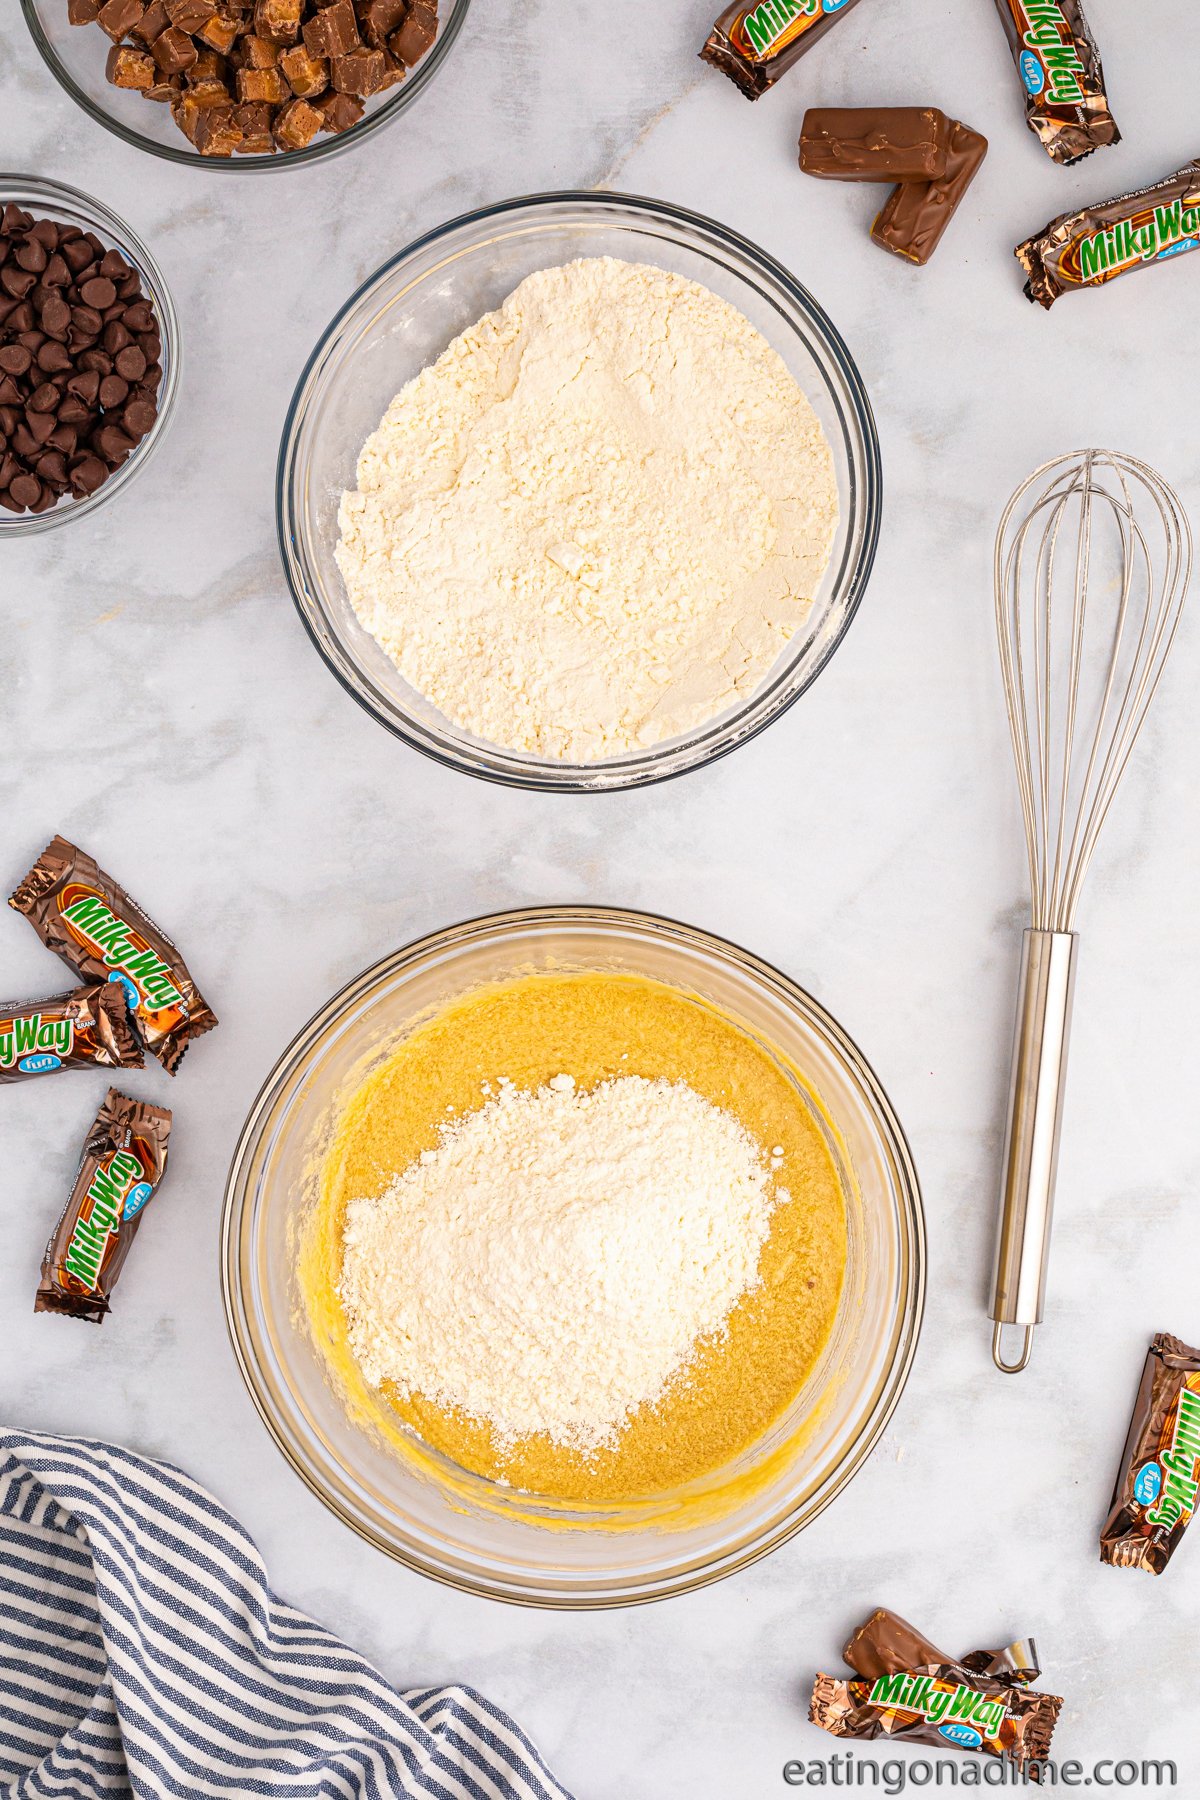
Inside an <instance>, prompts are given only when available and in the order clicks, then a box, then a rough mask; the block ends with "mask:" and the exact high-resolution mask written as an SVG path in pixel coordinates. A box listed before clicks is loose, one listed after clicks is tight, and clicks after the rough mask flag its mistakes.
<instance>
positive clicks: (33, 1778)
mask: <svg viewBox="0 0 1200 1800" xmlns="http://www.w3.org/2000/svg"><path fill="white" fill-rule="evenodd" d="M0 1792H2V1793H3V1794H4V1796H5V1800H100V1797H101V1796H103V1797H104V1800H111V1797H113V1796H118V1795H119V1796H130V1795H131V1796H134V1797H135V1800H165V1797H166V1796H175V1795H179V1796H183V1795H187V1796H188V1797H189V1800H247V1797H248V1796H251V1795H253V1796H255V1797H256V1800H264V1797H265V1800H398V1797H400V1796H404V1797H405V1800H409V1797H413V1800H415V1797H417V1796H420V1797H421V1800H429V1797H430V1796H433V1797H434V1800H570V1797H569V1796H568V1795H567V1793H566V1790H565V1789H564V1788H562V1787H560V1785H559V1784H558V1782H557V1781H555V1779H554V1777H553V1776H552V1775H551V1774H550V1773H549V1771H548V1770H547V1769H546V1767H545V1765H544V1764H543V1763H542V1760H541V1758H540V1757H539V1756H538V1753H537V1751H536V1750H535V1749H534V1747H533V1745H532V1744H531V1743H530V1742H529V1739H528V1738H527V1737H525V1735H524V1734H523V1733H522V1732H521V1731H519V1730H518V1729H517V1727H516V1726H515V1725H514V1724H513V1723H512V1721H511V1720H510V1719H508V1718H506V1717H505V1715H504V1714H503V1713H502V1712H499V1711H498V1710H497V1709H496V1708H495V1707H494V1706H491V1705H489V1703H488V1702H487V1701H486V1700H484V1699H482V1698H481V1697H480V1695H478V1694H476V1693H473V1692H472V1691H471V1690H469V1689H467V1688H462V1687H445V1688H423V1689H421V1690H419V1691H418V1692H415V1693H406V1694H403V1695H401V1694H397V1693H396V1692H395V1691H394V1690H393V1689H392V1688H390V1687H389V1686H388V1685H387V1683H386V1682H385V1681H384V1680H383V1678H382V1676H380V1675H378V1674H377V1673H376V1671H375V1670H374V1669H373V1668H372V1667H371V1665H370V1664H369V1663H368V1662H365V1661H364V1660H363V1658H362V1657H361V1656H359V1655H357V1654H356V1653H355V1652H354V1651H353V1650H349V1649H347V1648H346V1646H345V1645H344V1644H342V1643H339V1641H338V1639H337V1638H335V1637H333V1636H332V1635H331V1633H329V1632H328V1631H326V1630H324V1628H323V1627H322V1626H320V1625H316V1624H314V1623H313V1621H312V1620H311V1619H309V1618H307V1617H306V1616H305V1615H304V1614H303V1613H300V1612H297V1611H296V1610H295V1608H294V1607H291V1606H287V1605H285V1604H284V1603H283V1602H282V1601H281V1600H278V1599H277V1598H276V1596H275V1595H274V1594H273V1593H272V1592H271V1589H270V1587H269V1586H268V1584H267V1578H266V1571H265V1569H264V1568H263V1564H262V1559H261V1558H260V1556H259V1554H258V1551H257V1550H256V1549H255V1547H254V1545H253V1544H252V1543H251V1541H250V1539H249V1538H248V1537H247V1536H246V1533H245V1532H244V1531H243V1530H242V1527H241V1526H240V1525H239V1524H238V1523H237V1521H236V1519H234V1518H232V1517H231V1516H230V1514H229V1513H227V1512H226V1511H225V1509H224V1507H222V1506H219V1505H218V1504H217V1502H216V1501H215V1500H214V1499H213V1498H212V1497H211V1495H209V1494H206V1493H205V1492H204V1489H203V1488H200V1487H197V1486H196V1484H195V1482H193V1481H191V1480H190V1479H189V1478H188V1476H186V1475H183V1474H181V1473H180V1472H179V1471H178V1470H177V1469H172V1468H169V1467H168V1466H167V1465H166V1464H164V1463H157V1462H150V1461H148V1460H147V1459H146V1458H144V1457H141V1456H134V1455H132V1454H131V1453H130V1452H129V1451H127V1450H120V1449H117V1448H116V1447H115V1446H114V1445H111V1444H99V1443H94V1442H91V1441H89V1440H86V1439H80V1438H60V1437H47V1436H44V1435H43V1434H41V1433H38V1432H21V1431H0Z"/></svg>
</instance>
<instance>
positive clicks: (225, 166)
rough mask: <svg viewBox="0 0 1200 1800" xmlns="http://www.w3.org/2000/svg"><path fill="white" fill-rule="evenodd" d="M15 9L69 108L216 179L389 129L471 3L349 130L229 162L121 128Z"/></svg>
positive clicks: (27, 15)
mask: <svg viewBox="0 0 1200 1800" xmlns="http://www.w3.org/2000/svg"><path fill="white" fill-rule="evenodd" d="M20 4H21V13H22V16H23V17H24V20H25V23H26V25H27V26H28V27H29V35H30V36H31V37H32V39H33V41H34V44H35V45H36V47H37V50H38V53H39V55H40V56H41V59H42V61H43V62H44V63H45V65H46V67H47V68H48V69H49V71H50V73H51V74H52V75H53V76H54V79H55V80H56V81H57V82H58V85H59V86H60V87H61V88H62V89H63V91H64V92H65V93H67V94H69V95H70V97H71V99H72V100H74V102H75V104H76V105H77V106H78V107H80V108H81V109H82V111H83V112H85V113H86V114H87V115H88V117H89V118H90V119H93V120H94V121H95V123H96V124H97V125H103V127H104V129H105V130H106V131H111V132H112V134H113V136H114V137H119V138H120V139H121V141H122V142H123V143H126V144H129V145H131V146H132V147H133V148H134V149H135V150H145V151H147V152H148V153H149V154H150V155H151V156H159V157H162V159H163V160H164V161H165V162H172V163H179V164H182V165H184V166H197V167H199V168H202V169H208V170H211V171H213V172H215V173H222V174H225V173H228V172H230V171H234V172H236V171H238V170H241V171H242V172H244V173H247V174H249V173H252V172H254V171H256V170H266V169H284V168H297V167H300V166H303V165H305V164H312V163H314V162H318V161H320V160H321V159H322V158H327V157H330V156H337V155H339V154H340V153H341V152H343V151H345V150H349V149H350V148H351V147H352V146H353V145H354V144H358V143H362V142H363V141H364V139H366V138H368V137H370V136H372V135H373V134H374V133H375V132H376V131H378V130H379V129H380V128H381V127H382V126H384V125H388V124H390V123H391V122H392V120H393V119H395V118H397V117H398V116H399V115H400V114H401V113H402V112H404V111H405V109H406V108H407V107H409V106H411V105H412V103H413V101H414V100H416V99H417V98H418V97H419V96H420V94H421V93H422V91H423V90H424V89H425V88H426V87H428V85H429V83H430V81H431V80H432V79H433V77H434V76H435V75H436V74H437V72H438V70H439V69H440V68H441V66H442V64H443V63H444V62H445V60H446V57H447V56H448V55H449V53H450V50H451V48H452V46H453V45H454V43H455V41H456V40H457V38H458V35H459V32H460V31H461V30H462V28H463V24H464V23H465V21H466V16H467V10H468V8H469V7H470V4H471V0H455V5H454V10H453V12H452V13H451V15H450V17H449V19H447V21H446V23H445V26H444V27H443V28H442V29H441V30H440V31H439V32H438V35H437V38H436V39H435V40H434V44H433V48H432V49H431V50H430V52H429V54H428V55H427V56H425V57H423V58H422V60H421V62H420V63H419V64H418V66H417V69H416V73H415V74H413V75H411V76H406V77H405V79H404V81H402V82H401V83H400V84H399V86H398V87H397V88H396V90H395V92H394V93H393V94H392V95H391V97H390V98H389V99H387V100H384V102H383V103H382V105H380V106H377V107H376V108H375V110H374V111H373V112H367V113H364V115H363V117H362V118H361V119H359V121H358V123H357V124H356V125H351V127H350V129H349V130H348V131H339V132H336V133H331V134H328V135H322V136H321V137H320V138H318V139H315V140H314V141H313V142H312V143H311V144H309V145H307V146H306V147H305V148H304V149H303V150H289V151H287V152H285V153H282V154H274V155H271V156H230V157H221V156H201V155H200V153H199V151H198V150H193V149H191V148H190V147H188V148H186V149H185V148H183V147H182V146H183V145H184V144H186V143H187V140H186V139H185V138H184V137H183V136H182V133H181V134H180V146H176V145H174V144H160V143H159V142H158V141H157V140H156V139H154V138H152V137H149V136H147V135H146V134H145V133H143V132H141V131H138V130H137V129H136V127H134V126H132V125H126V124H125V123H124V121H123V120H121V119H118V118H115V117H114V116H113V114H112V113H110V112H109V111H108V110H107V109H106V108H105V107H103V106H99V105H98V104H97V103H96V101H95V100H93V99H92V97H91V95H90V94H88V93H86V92H85V90H84V89H83V88H81V87H80V85H79V83H78V82H77V81H76V80H75V78H74V76H73V75H72V74H71V72H70V70H69V69H68V68H67V67H66V66H65V64H64V63H63V62H62V61H61V59H60V58H59V56H58V53H57V52H56V50H55V48H54V46H53V44H52V43H51V42H50V40H49V38H48V37H47V36H46V33H45V30H44V28H43V26H42V21H41V17H40V14H39V11H38V3H37V0H20Z"/></svg>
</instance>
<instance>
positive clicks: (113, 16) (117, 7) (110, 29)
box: [96, 0, 145, 44]
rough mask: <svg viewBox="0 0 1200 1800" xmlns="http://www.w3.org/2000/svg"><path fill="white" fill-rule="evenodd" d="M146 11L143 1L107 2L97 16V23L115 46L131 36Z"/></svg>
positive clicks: (107, 0)
mask: <svg viewBox="0 0 1200 1800" xmlns="http://www.w3.org/2000/svg"><path fill="white" fill-rule="evenodd" d="M144 11H145V8H144V7H143V5H142V0H105V4H104V5H103V6H102V7H101V8H100V11H99V12H98V13H97V14H96V23H97V25H99V26H100V28H101V30H102V31H106V32H107V33H108V35H109V37H110V38H111V39H112V41H113V43H114V44H119V43H120V42H121V39H122V38H124V37H128V36H129V33H130V32H131V31H132V30H133V28H134V26H135V25H136V24H137V22H138V20H139V19H140V18H141V16H142V13H143V12H144Z"/></svg>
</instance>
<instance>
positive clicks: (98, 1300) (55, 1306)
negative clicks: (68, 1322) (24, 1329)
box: [33, 1088, 171, 1325]
mask: <svg viewBox="0 0 1200 1800" xmlns="http://www.w3.org/2000/svg"><path fill="white" fill-rule="evenodd" d="M170 1132H171V1115H170V1113H169V1112H168V1111H167V1109H166V1107H165V1106H151V1105H150V1103H149V1102H148V1101H145V1100H130V1099H129V1098H128V1096H127V1095H125V1094H119V1093H118V1092H117V1090H116V1088H110V1089H109V1090H108V1095H107V1097H106V1099H105V1101H104V1104H103V1106H102V1107H101V1108H100V1111H99V1113H98V1114H97V1115H96V1119H95V1122H94V1124H93V1125H92V1128H91V1130H90V1131H89V1132H88V1135H87V1138H86V1140H85V1142H84V1146H83V1154H82V1156H81V1157H80V1159H79V1167H78V1169H77V1171H76V1174H75V1181H74V1184H73V1185H72V1188H71V1193H70V1196H69V1198H68V1200H67V1204H66V1206H65V1207H64V1208H63V1212H62V1216H61V1218H60V1219H59V1221H58V1224H57V1226H56V1227H55V1229H54V1233H53V1235H52V1237H51V1239H50V1242H49V1243H48V1244H47V1245H46V1254H45V1257H44V1259H43V1261H42V1279H41V1282H40V1284H39V1286H38V1290H37V1295H36V1297H35V1299H34V1303H33V1308H34V1311H35V1312H57V1313H67V1314H68V1315H69V1316H70V1317H72V1318H76V1319H89V1320H91V1322H92V1323H93V1324H96V1325H99V1324H101V1323H102V1322H103V1319H104V1315H105V1314H106V1313H107V1312H108V1310H109V1306H110V1304H111V1300H112V1291H113V1288H114V1287H115V1286H116V1284H117V1281H118V1279H119V1277H120V1274H121V1271H122V1269H123V1268H124V1267H125V1263H126V1260H127V1258H128V1256H129V1252H130V1249H131V1248H132V1245H133V1240H134V1238H135V1237H136V1236H137V1233H138V1229H139V1227H140V1226H141V1222H142V1220H143V1218H144V1217H145V1214H146V1208H147V1206H148V1204H149V1202H150V1200H151V1199H152V1198H153V1197H154V1195H155V1193H156V1192H157V1190H158V1187H159V1184H160V1183H161V1181H162V1178H163V1176H164V1174H165V1173H166V1168H167V1140H168V1138H169V1136H170Z"/></svg>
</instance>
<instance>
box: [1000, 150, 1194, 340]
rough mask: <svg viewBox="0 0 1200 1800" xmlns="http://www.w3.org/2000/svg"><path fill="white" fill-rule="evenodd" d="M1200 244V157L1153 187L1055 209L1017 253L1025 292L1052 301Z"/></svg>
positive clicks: (1048, 304)
mask: <svg viewBox="0 0 1200 1800" xmlns="http://www.w3.org/2000/svg"><path fill="white" fill-rule="evenodd" d="M1198 245H1200V160H1198V161H1196V162H1189V163H1185V164H1184V166H1183V168H1182V169H1177V170H1176V171H1175V173H1174V174H1173V175H1166V176H1164V177H1163V179H1162V180H1161V181H1157V182H1155V183H1154V184H1153V185H1152V186H1151V187H1145V188H1136V189H1135V190H1134V191H1133V192H1132V193H1129V194H1118V195H1117V196H1116V198H1115V199H1113V200H1102V201H1101V202H1100V203H1099V204H1098V205H1096V206H1085V207H1082V208H1081V209H1080V210H1079V211H1078V212H1068V213H1060V214H1059V216H1058V218H1057V219H1052V220H1051V221H1050V223H1049V225H1047V226H1045V227H1044V229H1043V230H1041V231H1039V232H1038V233H1037V235H1036V236H1035V237H1031V238H1027V239H1026V240H1025V242H1024V243H1023V244H1018V245H1017V248H1016V251H1015V253H1014V254H1015V255H1016V258H1017V261H1018V262H1019V263H1020V265H1021V267H1022V268H1023V269H1024V271H1025V274H1026V276H1027V277H1028V280H1027V281H1026V283H1025V292H1026V294H1027V295H1028V297H1029V299H1030V300H1036V301H1037V302H1038V304H1039V305H1040V306H1045V307H1051V306H1053V305H1054V302H1055V301H1056V300H1057V299H1059V298H1060V296H1061V295H1063V294H1069V293H1071V292H1072V291H1074V290H1078V289H1081V288H1092V287H1101V286H1103V284H1104V283H1105V282H1106V281H1112V280H1114V279H1115V278H1116V276H1118V275H1126V274H1128V273H1129V271H1130V270H1131V269H1142V268H1148V267H1149V266H1150V265H1151V264H1152V263H1161V262H1169V261H1170V260H1171V259H1172V258H1173V257H1176V256H1180V255H1182V254H1183V253H1184V252H1185V251H1188V250H1195V249H1196V248H1197V246H1198Z"/></svg>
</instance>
